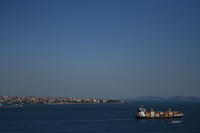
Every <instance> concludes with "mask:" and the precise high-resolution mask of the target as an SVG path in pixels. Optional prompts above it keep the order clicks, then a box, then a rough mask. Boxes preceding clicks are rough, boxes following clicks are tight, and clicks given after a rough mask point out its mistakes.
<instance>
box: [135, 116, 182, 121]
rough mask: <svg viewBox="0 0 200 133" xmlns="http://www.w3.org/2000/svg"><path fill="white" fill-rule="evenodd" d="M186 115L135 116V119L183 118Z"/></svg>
mask: <svg viewBox="0 0 200 133" xmlns="http://www.w3.org/2000/svg"><path fill="white" fill-rule="evenodd" d="M182 117H184V116H170V117H140V116H135V119H137V120H140V119H174V118H182Z"/></svg>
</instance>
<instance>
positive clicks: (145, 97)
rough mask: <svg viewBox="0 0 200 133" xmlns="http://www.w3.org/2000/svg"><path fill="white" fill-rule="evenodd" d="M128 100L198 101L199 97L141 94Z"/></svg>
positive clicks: (199, 100)
mask: <svg viewBox="0 0 200 133" xmlns="http://www.w3.org/2000/svg"><path fill="white" fill-rule="evenodd" d="M128 101H129V102H138V101H149V102H200V97H194V96H173V97H157V96H143V97H136V98H132V99H129V100H128Z"/></svg>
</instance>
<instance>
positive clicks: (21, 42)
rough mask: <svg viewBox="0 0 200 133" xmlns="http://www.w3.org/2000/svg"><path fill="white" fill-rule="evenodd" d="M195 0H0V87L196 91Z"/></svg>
mask: <svg viewBox="0 0 200 133" xmlns="http://www.w3.org/2000/svg"><path fill="white" fill-rule="evenodd" d="M199 4H200V2H199V1H198V0H176V1H174V0H151V1H149V0H115V1H114V0H84V1H82V0H67V1H64V0H58V1H56V0H54V1H53V0H49V1H46V0H29V1H27V0H18V1H15V0H2V1H0V18H1V19H0V29H1V30H0V64H1V65H0V94H1V95H28V96H29V95H34V96H74V97H106V98H107V97H116V98H130V97H137V96H149V95H151V96H174V95H186V96H199V94H200V90H199V88H200V82H199V80H200V76H199V75H200V52H199V51H200V44H199V43H200V37H199V35H200V17H199V16H200V8H199Z"/></svg>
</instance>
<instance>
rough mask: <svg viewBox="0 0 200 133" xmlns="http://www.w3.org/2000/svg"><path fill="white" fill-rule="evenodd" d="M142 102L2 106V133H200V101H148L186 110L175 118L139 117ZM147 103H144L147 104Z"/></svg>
mask: <svg viewBox="0 0 200 133" xmlns="http://www.w3.org/2000/svg"><path fill="white" fill-rule="evenodd" d="M140 104H141V103H132V104H69V105H26V106H24V107H22V108H0V133H134V132H135V133H136V132H137V133H146V132H148V133H200V123H199V122H200V104H199V103H148V104H147V103H146V104H147V105H152V106H153V107H155V108H157V109H160V110H166V109H167V108H168V107H169V106H170V107H171V108H172V109H177V110H181V111H184V113H185V117H184V118H182V119H178V123H172V122H171V120H139V121H138V120H135V119H134V113H135V111H136V109H137V106H138V105H140ZM143 104H144V103H143Z"/></svg>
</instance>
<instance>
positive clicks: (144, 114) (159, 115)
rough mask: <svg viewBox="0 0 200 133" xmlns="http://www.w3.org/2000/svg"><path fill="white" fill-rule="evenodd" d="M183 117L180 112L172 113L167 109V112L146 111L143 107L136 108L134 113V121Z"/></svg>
mask: <svg viewBox="0 0 200 133" xmlns="http://www.w3.org/2000/svg"><path fill="white" fill-rule="evenodd" d="M181 117H184V113H183V112H181V111H172V109H171V108H169V109H168V110H167V111H164V112H163V111H155V110H154V109H153V108H151V109H150V110H146V108H144V107H143V106H141V107H139V108H138V112H137V113H136V116H135V118H136V119H170V118H181Z"/></svg>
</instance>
